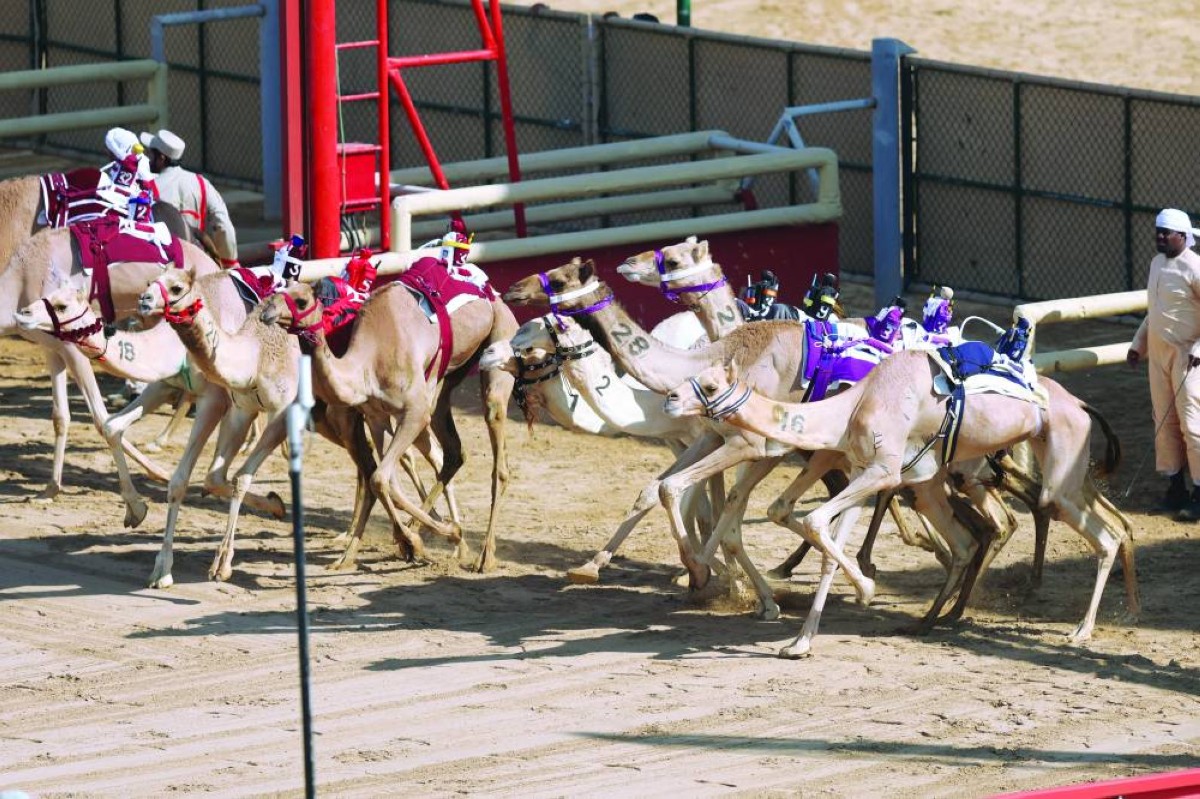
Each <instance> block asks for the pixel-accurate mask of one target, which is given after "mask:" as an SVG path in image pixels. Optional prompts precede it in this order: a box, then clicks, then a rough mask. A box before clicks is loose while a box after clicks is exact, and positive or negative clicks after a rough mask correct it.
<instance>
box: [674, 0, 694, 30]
mask: <svg viewBox="0 0 1200 799" xmlns="http://www.w3.org/2000/svg"><path fill="white" fill-rule="evenodd" d="M675 24H676V25H678V26H679V27H681V28H690V27H691V26H692V0H675Z"/></svg>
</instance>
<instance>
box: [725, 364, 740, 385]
mask: <svg viewBox="0 0 1200 799" xmlns="http://www.w3.org/2000/svg"><path fill="white" fill-rule="evenodd" d="M725 379H726V380H728V381H729V385H731V386H732V385H733V384H734V383H736V382H737V380H738V368H737V363H736V362H734V361H729V362H728V363H726V364H725Z"/></svg>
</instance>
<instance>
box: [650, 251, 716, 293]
mask: <svg viewBox="0 0 1200 799" xmlns="http://www.w3.org/2000/svg"><path fill="white" fill-rule="evenodd" d="M654 266H655V267H656V268H657V269H658V289H659V291H661V292H662V294H663V297H665V298H666V299H667V300H668V301H669V302H679V301H680V300H681V299H683V298H682V297H681V296H680V295H681V294H689V293H706V292H709V291H712V290H713V289H719V288H721V286H724V285H727V284H728V282H729V281H727V280H726V279H725V276H724V275H721V277H719V278H717V279H716V280H714V281H712V282H711V283H700V284H698V285H695V286H676V287H675V288H668V287H667V284H668V283H670V282H671V281H673V280H680V279H682V278H685V277H691V276H692V275H698V274H700V273H701V272H707V271H708V270H709V269H712V267H713V265H712V264H711V263H708V264H698V265H696V266H689V267H688V268H686V269H676V270H674V271H672V272H668V271H666V269H667V266H666V263H665V262H664V259H663V253H662V250H655V251H654Z"/></svg>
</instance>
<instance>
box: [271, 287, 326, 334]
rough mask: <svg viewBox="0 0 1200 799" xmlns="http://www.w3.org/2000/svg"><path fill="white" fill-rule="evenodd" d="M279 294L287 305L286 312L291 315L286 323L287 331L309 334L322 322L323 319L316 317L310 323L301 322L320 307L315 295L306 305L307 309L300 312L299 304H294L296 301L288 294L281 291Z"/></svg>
mask: <svg viewBox="0 0 1200 799" xmlns="http://www.w3.org/2000/svg"><path fill="white" fill-rule="evenodd" d="M279 296H280V297H282V298H283V302H284V304H285V305H287V307H288V312H289V313H291V315H292V321H291V323H290V324H289V325H288V328H287V332H289V333H297V334H300V335H304V334H308V335H310V336H311V335H312V334H313V332H315V331H316V329H317V328H318V327H321V326H322V325H323V324H324V321H325V320H324V319H323V318H318V319H317V321H315V322H313V323H312V324H310V325H305V324H301V322H302V321H303V319H304V318H305V317H306V316H311V315H312V314H313V313H314V312H316V311H319V310H320V309H321V303H319V302H317V300H316V297H314V298H313V304H312V305H310V306H308V310H307V311H304V312H301V311H300V308H299V306H297V305H296V301H295V300H294V299H292V296H291V295H290V294H285V293H282V292H281V293H280V295H279Z"/></svg>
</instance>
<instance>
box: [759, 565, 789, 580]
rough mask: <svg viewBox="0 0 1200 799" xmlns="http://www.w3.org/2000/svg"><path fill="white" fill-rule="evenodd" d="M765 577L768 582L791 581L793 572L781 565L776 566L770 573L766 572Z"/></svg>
mask: <svg viewBox="0 0 1200 799" xmlns="http://www.w3.org/2000/svg"><path fill="white" fill-rule="evenodd" d="M764 576H765V577H766V578H767V579H768V580H790V579H791V577H792V570H791V569H789V568H787V567H785V566H784V565H783V564H782V563H781V564H780V565H778V566H776V567H775V568H774V569H771V570H770V571H768V572H766V573H765V574H764Z"/></svg>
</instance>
